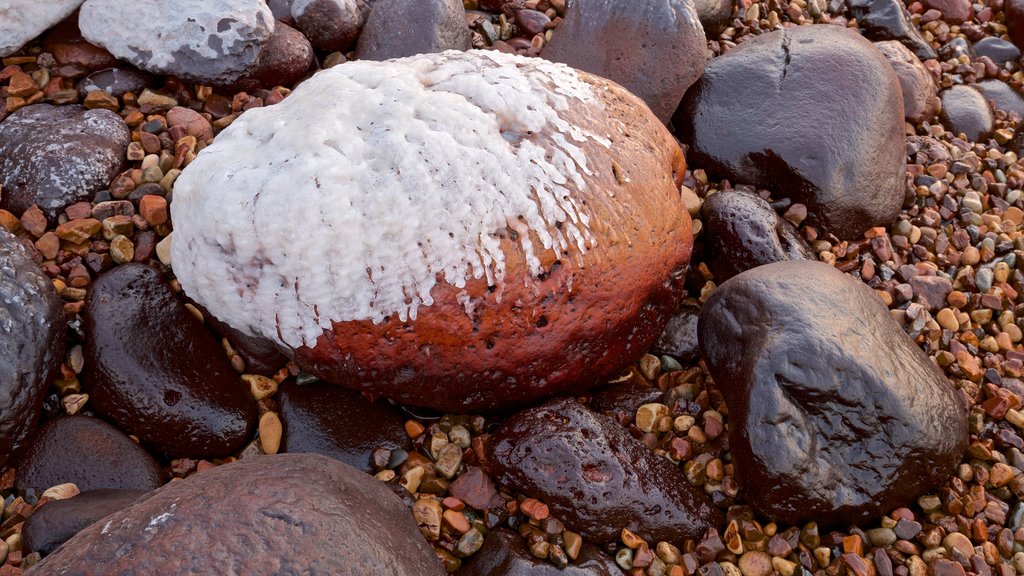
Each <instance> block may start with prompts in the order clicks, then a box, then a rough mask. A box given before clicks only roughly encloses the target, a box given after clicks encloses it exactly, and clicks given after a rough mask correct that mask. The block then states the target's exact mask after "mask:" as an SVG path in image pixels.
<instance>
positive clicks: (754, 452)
mask: <svg viewBox="0 0 1024 576" xmlns="http://www.w3.org/2000/svg"><path fill="white" fill-rule="evenodd" d="M700 337H701V348H702V349H703V351H704V357H705V360H706V362H707V366H708V370H709V371H710V372H711V375H712V376H713V377H714V379H715V382H717V383H718V385H719V387H720V389H721V391H722V394H723V395H724V396H725V400H726V404H727V405H728V407H729V419H730V427H729V447H730V450H731V452H732V458H733V463H734V464H735V466H736V479H737V481H738V482H739V484H740V488H741V491H742V494H743V497H744V498H745V499H746V500H747V501H748V502H749V503H750V504H751V505H752V506H754V507H755V508H757V509H758V510H759V511H761V512H762V513H763V514H765V515H766V516H768V517H770V518H773V519H776V520H778V521H780V522H784V523H786V524H794V525H799V524H802V523H803V522H805V521H807V520H816V521H817V522H819V523H825V524H828V525H831V526H846V525H848V524H858V525H862V523H864V522H867V521H869V520H872V519H874V518H876V517H877V516H878V515H880V514H883V513H885V512H888V511H890V510H892V509H894V508H897V507H899V506H905V505H907V504H909V503H910V502H912V501H913V500H914V499H915V498H916V497H917V496H919V495H921V494H924V493H926V492H927V491H929V490H931V489H932V488H933V487H935V486H936V485H937V484H939V483H940V482H944V481H946V480H947V479H948V478H949V474H950V473H951V472H952V470H953V468H954V467H955V466H956V464H957V463H958V462H960V457H961V456H962V455H963V452H964V450H965V449H966V448H967V439H968V430H967V412H966V410H965V408H964V406H963V405H962V404H961V401H960V399H959V396H958V395H957V392H956V391H955V390H954V388H953V386H952V385H951V384H950V383H949V382H948V381H947V380H946V378H945V376H944V375H943V374H942V371H941V370H939V369H938V367H937V366H935V364H934V363H932V361H931V360H929V359H928V356H926V355H925V354H924V352H922V351H921V349H920V348H918V347H917V345H916V344H915V343H914V341H913V340H912V339H910V338H909V337H908V336H907V335H906V333H905V332H904V331H903V329H902V327H900V325H899V324H897V323H896V322H895V321H894V320H893V319H892V317H891V316H890V315H889V311H888V310H887V309H886V307H885V306H884V305H883V304H882V302H881V300H880V299H879V298H878V297H877V296H876V295H875V294H874V292H873V291H872V290H871V289H869V288H868V287H866V286H864V285H862V284H861V283H860V282H858V281H857V280H855V279H853V278H851V277H849V276H846V275H844V274H842V273H841V272H839V271H837V270H836V269H834V268H832V267H831V266H828V265H826V264H822V263H819V262H806V261H788V262H778V263H775V264H768V265H766V266H761V267H759V268H755V269H753V270H750V271H747V272H744V273H743V274H740V275H739V276H736V277H735V278H733V279H732V280H729V281H728V282H726V283H725V284H722V285H721V286H720V287H719V288H718V289H717V290H716V291H715V293H714V294H713V295H712V296H711V298H710V299H709V300H708V302H707V304H705V306H704V311H703V314H702V315H701V319H700Z"/></svg>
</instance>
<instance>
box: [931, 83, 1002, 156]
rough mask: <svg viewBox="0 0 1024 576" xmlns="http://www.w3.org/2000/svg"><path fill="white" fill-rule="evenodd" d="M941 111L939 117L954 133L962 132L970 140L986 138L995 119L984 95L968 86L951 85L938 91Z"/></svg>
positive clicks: (976, 140)
mask: <svg viewBox="0 0 1024 576" xmlns="http://www.w3.org/2000/svg"><path fill="white" fill-rule="evenodd" d="M939 98H940V99H941V100H942V111H941V112H940V113H939V119H941V120H942V124H943V125H944V126H945V127H946V129H947V130H949V131H950V132H952V133H953V134H954V135H957V134H963V135H964V136H966V137H967V139H968V140H970V141H971V142H978V141H981V140H982V139H983V138H988V136H989V134H991V133H992V128H993V126H994V123H995V119H994V118H993V117H992V109H991V108H989V105H988V102H987V101H986V100H985V96H983V95H982V93H981V92H979V91H978V90H975V89H974V88H970V87H968V86H952V87H950V88H947V89H945V90H943V91H942V92H940V93H939Z"/></svg>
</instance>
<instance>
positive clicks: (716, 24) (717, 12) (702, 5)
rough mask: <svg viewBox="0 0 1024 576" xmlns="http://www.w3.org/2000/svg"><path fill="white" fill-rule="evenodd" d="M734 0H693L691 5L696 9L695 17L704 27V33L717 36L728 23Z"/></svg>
mask: <svg viewBox="0 0 1024 576" xmlns="http://www.w3.org/2000/svg"><path fill="white" fill-rule="evenodd" d="M735 5H736V3H735V2H734V0H694V2H693V7H694V9H696V10H697V18H699V19H700V24H701V26H703V27H704V32H705V34H707V35H709V36H717V35H718V34H721V33H722V31H723V30H725V28H726V27H727V26H728V25H729V20H731V19H732V11H733V8H734V7H735Z"/></svg>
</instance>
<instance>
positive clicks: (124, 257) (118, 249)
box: [110, 234, 135, 264]
mask: <svg viewBox="0 0 1024 576" xmlns="http://www.w3.org/2000/svg"><path fill="white" fill-rule="evenodd" d="M110 258H111V259H113V260H114V262H116V263H117V264H127V263H128V262H131V261H132V259H133V258H135V244H132V241H131V240H129V239H128V238H127V237H126V236H123V235H121V234H118V235H117V236H114V238H113V239H111V241H110Z"/></svg>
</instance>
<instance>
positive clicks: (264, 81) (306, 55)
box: [224, 22, 315, 93]
mask: <svg viewBox="0 0 1024 576" xmlns="http://www.w3.org/2000/svg"><path fill="white" fill-rule="evenodd" d="M314 57H315V55H314V54H313V46H312V45H311V44H310V43H309V40H307V39H306V37H305V36H303V35H302V32H299V31H298V30H296V29H295V28H292V27H291V26H288V25H287V24H284V23H281V22H278V23H277V26H275V27H274V33H273V34H271V35H270V40H268V41H267V44H266V45H265V46H264V47H263V49H261V50H260V56H259V58H258V59H257V60H256V67H255V68H253V70H252V72H250V73H249V74H247V75H246V77H245V78H243V79H242V80H239V81H238V82H235V83H234V84H232V85H231V86H229V87H226V88H225V89H224V91H225V92H226V93H235V92H243V91H245V92H253V91H255V90H257V89H259V88H268V89H269V88H274V87H275V86H286V87H291V86H292V85H294V84H295V83H296V82H298V81H299V80H302V78H303V77H305V76H306V74H307V73H308V72H309V70H310V67H312V65H313V59H314Z"/></svg>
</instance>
